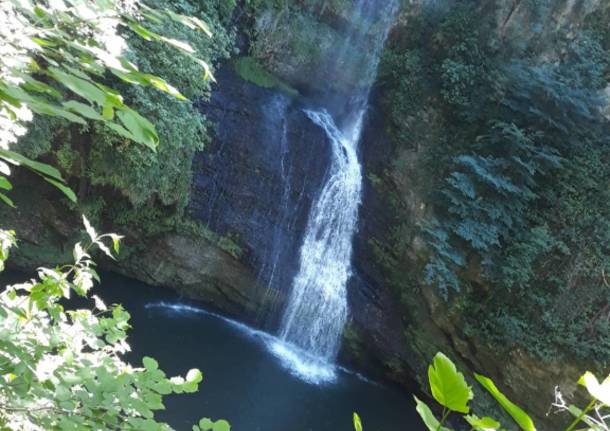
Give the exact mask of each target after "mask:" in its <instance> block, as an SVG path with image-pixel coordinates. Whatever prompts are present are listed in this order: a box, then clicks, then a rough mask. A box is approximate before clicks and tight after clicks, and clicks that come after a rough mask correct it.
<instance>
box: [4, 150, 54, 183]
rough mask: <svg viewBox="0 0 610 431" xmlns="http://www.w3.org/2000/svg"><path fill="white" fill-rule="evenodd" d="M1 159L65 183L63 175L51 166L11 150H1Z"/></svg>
mask: <svg viewBox="0 0 610 431" xmlns="http://www.w3.org/2000/svg"><path fill="white" fill-rule="evenodd" d="M0 158H2V159H4V160H6V161H8V162H10V163H13V164H15V165H23V166H27V167H28V168H30V169H32V170H33V171H36V172H38V173H40V174H43V175H46V176H48V177H51V178H55V179H56V180H59V181H63V178H62V177H61V173H60V172H59V171H58V170H57V169H56V168H54V167H53V166H51V165H47V164H46V163H40V162H37V161H35V160H30V159H28V158H27V157H25V156H23V155H21V154H19V153H16V152H14V151H10V150H4V149H1V148H0Z"/></svg>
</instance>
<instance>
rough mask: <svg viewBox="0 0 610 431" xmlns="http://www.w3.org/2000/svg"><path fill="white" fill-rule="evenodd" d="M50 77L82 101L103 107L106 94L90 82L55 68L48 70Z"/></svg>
mask: <svg viewBox="0 0 610 431" xmlns="http://www.w3.org/2000/svg"><path fill="white" fill-rule="evenodd" d="M49 71H50V73H51V76H52V77H53V78H55V80H57V81H58V82H60V83H61V84H63V85H64V86H65V87H67V88H69V89H70V90H71V91H73V92H74V93H76V94H78V95H79V96H81V97H82V98H84V99H87V100H89V101H91V102H95V103H97V104H98V105H100V106H103V105H104V101H105V100H106V94H105V93H104V92H103V91H102V90H101V89H100V88H99V87H97V86H96V85H95V84H93V83H92V82H91V81H86V80H84V79H82V78H78V77H76V76H74V75H71V74H69V73H66V72H64V71H62V70H60V69H58V68H56V67H51V68H49Z"/></svg>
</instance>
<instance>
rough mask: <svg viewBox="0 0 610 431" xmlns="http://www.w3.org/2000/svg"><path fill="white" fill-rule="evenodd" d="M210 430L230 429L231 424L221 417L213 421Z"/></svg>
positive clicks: (225, 430)
mask: <svg viewBox="0 0 610 431" xmlns="http://www.w3.org/2000/svg"><path fill="white" fill-rule="evenodd" d="M212 431H231V425H229V422H227V421H225V420H224V419H221V420H219V421H216V422H214V426H213V427H212Z"/></svg>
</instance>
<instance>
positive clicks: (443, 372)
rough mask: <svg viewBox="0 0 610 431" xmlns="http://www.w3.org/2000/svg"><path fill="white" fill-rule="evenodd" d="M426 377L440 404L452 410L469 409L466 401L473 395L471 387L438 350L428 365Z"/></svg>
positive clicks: (462, 411)
mask: <svg viewBox="0 0 610 431" xmlns="http://www.w3.org/2000/svg"><path fill="white" fill-rule="evenodd" d="M428 379H429V380H430V389H431V390H432V396H433V397H434V399H435V400H436V401H438V403H439V404H440V405H442V406H443V407H447V408H448V409H449V410H451V411H454V412H459V413H468V412H469V411H470V407H468V402H469V401H470V400H471V399H472V397H473V394H472V389H471V387H470V386H468V384H467V383H466V379H464V375H463V374H462V373H460V372H458V371H457V369H456V367H455V364H454V363H453V362H451V360H450V359H449V358H448V357H447V356H445V355H443V354H442V353H440V352H439V353H437V354H436V356H434V359H433V360H432V365H430V367H428Z"/></svg>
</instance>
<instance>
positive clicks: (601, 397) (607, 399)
mask: <svg viewBox="0 0 610 431" xmlns="http://www.w3.org/2000/svg"><path fill="white" fill-rule="evenodd" d="M578 384H580V385H582V386H584V387H586V388H587V391H589V394H590V395H591V396H592V397H593V398H595V399H596V400H598V401H600V402H601V403H602V404H605V405H606V406H610V376H608V377H606V379H605V380H604V381H603V382H602V383H599V381H598V380H597V377H595V375H594V374H593V373H592V372H590V371H587V372H586V373H585V374H583V375H582V377H581V378H580V379H579V380H578Z"/></svg>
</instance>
